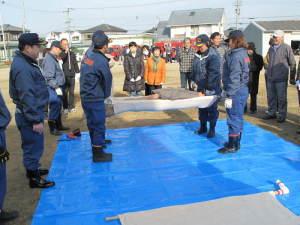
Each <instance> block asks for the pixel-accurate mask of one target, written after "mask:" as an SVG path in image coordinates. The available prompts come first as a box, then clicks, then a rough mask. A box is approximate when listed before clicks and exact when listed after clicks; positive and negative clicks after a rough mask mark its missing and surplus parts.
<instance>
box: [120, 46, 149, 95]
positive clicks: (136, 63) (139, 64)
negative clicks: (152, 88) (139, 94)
mask: <svg viewBox="0 0 300 225" xmlns="http://www.w3.org/2000/svg"><path fill="white" fill-rule="evenodd" d="M124 72H125V81H124V87H123V91H127V92H133V91H142V90H145V80H144V72H145V64H144V58H143V55H142V54H140V53H139V52H137V53H136V57H133V56H132V54H131V53H129V54H127V55H126V56H125V59H124ZM138 76H140V77H141V78H142V79H141V80H139V81H136V82H131V81H130V80H131V79H132V78H133V79H136V78H137V77H138Z"/></svg>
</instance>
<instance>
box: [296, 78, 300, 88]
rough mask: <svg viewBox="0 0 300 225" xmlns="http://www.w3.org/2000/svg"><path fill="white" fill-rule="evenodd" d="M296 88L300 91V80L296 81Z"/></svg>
mask: <svg viewBox="0 0 300 225" xmlns="http://www.w3.org/2000/svg"><path fill="white" fill-rule="evenodd" d="M296 86H297V89H298V91H300V80H297V81H296Z"/></svg>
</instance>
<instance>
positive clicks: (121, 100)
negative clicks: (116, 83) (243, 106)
mask: <svg viewBox="0 0 300 225" xmlns="http://www.w3.org/2000/svg"><path fill="white" fill-rule="evenodd" d="M217 99H218V97H217V96H215V95H214V96H203V97H195V98H188V99H178V100H165V99H145V97H113V98H111V100H112V104H113V106H114V114H120V113H124V112H143V111H150V112H155V111H166V110H180V109H187V108H208V107H210V106H211V105H212V104H214V103H215V102H216V101H217Z"/></svg>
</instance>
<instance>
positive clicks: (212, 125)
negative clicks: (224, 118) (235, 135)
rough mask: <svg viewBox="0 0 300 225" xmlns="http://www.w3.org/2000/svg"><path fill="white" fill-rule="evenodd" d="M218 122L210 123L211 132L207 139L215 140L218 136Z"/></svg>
mask: <svg viewBox="0 0 300 225" xmlns="http://www.w3.org/2000/svg"><path fill="white" fill-rule="evenodd" d="M215 128H216V122H209V131H208V134H207V138H214V137H215V136H216V130H215Z"/></svg>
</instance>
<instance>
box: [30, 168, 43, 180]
mask: <svg viewBox="0 0 300 225" xmlns="http://www.w3.org/2000/svg"><path fill="white" fill-rule="evenodd" d="M38 170H39V173H40V176H46V175H48V173H49V170H48V169H44V168H39V169H38ZM26 177H28V178H29V174H28V170H27V171H26Z"/></svg>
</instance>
